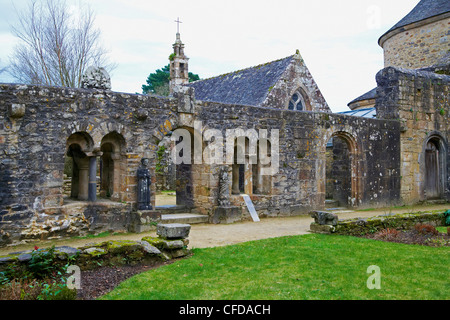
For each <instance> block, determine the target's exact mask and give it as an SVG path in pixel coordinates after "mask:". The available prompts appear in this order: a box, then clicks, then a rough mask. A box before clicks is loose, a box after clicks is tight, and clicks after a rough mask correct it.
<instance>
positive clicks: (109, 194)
mask: <svg viewBox="0 0 450 320" xmlns="http://www.w3.org/2000/svg"><path fill="white" fill-rule="evenodd" d="M125 149H126V142H125V139H124V137H123V136H122V135H121V134H119V133H117V132H111V133H108V134H107V135H105V136H104V137H103V139H102V141H101V144H100V150H101V157H100V196H101V197H106V198H109V199H111V200H115V201H118V200H120V199H121V196H120V195H121V190H122V185H123V181H124V180H125V179H123V174H124V172H125V171H126V157H125V153H124V152H125Z"/></svg>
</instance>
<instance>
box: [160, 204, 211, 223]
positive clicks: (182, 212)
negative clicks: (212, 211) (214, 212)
mask: <svg viewBox="0 0 450 320" xmlns="http://www.w3.org/2000/svg"><path fill="white" fill-rule="evenodd" d="M155 209H156V210H157V211H159V212H161V220H160V222H161V223H187V224H198V223H208V222H209V216H207V215H203V214H200V213H197V212H190V210H189V209H187V208H186V207H185V206H157V207H156V208H155Z"/></svg>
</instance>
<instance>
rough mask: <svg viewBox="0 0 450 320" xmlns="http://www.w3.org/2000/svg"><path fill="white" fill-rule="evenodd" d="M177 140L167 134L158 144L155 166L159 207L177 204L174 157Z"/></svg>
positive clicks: (156, 202) (157, 203) (156, 203)
mask: <svg viewBox="0 0 450 320" xmlns="http://www.w3.org/2000/svg"><path fill="white" fill-rule="evenodd" d="M174 147H175V141H172V140H171V137H170V136H165V137H164V138H163V139H162V140H161V141H160V142H159V144H158V146H157V151H156V166H155V176H156V179H155V184H156V186H155V189H156V196H155V205H156V206H158V207H173V206H176V204H177V198H176V179H177V177H176V167H177V166H176V164H175V162H174V160H173V159H172V151H173V148H174Z"/></svg>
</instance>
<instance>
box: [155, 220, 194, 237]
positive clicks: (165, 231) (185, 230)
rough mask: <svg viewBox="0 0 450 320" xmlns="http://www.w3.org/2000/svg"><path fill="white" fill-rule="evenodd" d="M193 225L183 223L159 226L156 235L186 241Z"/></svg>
mask: <svg viewBox="0 0 450 320" xmlns="http://www.w3.org/2000/svg"><path fill="white" fill-rule="evenodd" d="M190 231H191V225H189V224H181V223H170V224H158V225H157V226H156V234H157V235H158V236H160V237H161V238H165V239H185V238H187V237H188V236H189V232H190Z"/></svg>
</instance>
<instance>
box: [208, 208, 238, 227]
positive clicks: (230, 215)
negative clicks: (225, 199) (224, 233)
mask: <svg viewBox="0 0 450 320" xmlns="http://www.w3.org/2000/svg"><path fill="white" fill-rule="evenodd" d="M241 220H242V209H241V208H240V207H217V208H214V211H213V214H212V216H211V218H210V221H211V223H214V224H219V223H234V222H238V221H241Z"/></svg>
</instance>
